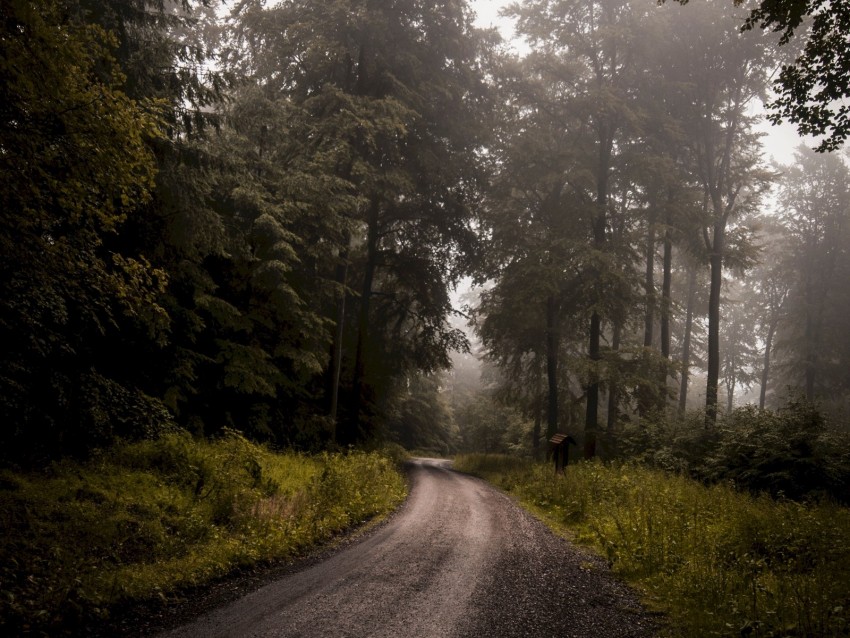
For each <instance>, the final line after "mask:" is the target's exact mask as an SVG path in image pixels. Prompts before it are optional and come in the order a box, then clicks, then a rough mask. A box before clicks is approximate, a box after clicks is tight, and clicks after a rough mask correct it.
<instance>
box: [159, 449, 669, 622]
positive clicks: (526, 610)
mask: <svg viewBox="0 0 850 638" xmlns="http://www.w3.org/2000/svg"><path fill="white" fill-rule="evenodd" d="M410 482H411V486H410V496H409V498H408V501H407V503H406V504H405V505H404V507H403V509H402V511H401V512H399V513H398V515H397V516H395V517H394V518H393V519H392V520H391V521H390V522H389V523H388V524H387V525H385V526H383V527H381V528H380V529H378V530H377V532H375V533H374V534H372V535H369V536H367V537H366V538H365V539H364V540H362V541H360V542H358V543H355V544H352V545H350V546H348V547H346V548H345V549H343V550H342V551H340V552H338V553H336V554H333V555H332V556H330V557H329V558H328V559H327V560H324V561H322V562H320V563H318V564H315V565H312V566H310V567H307V568H306V569H304V570H302V571H300V572H296V573H294V574H290V575H288V576H285V577H284V578H282V579H280V580H278V581H276V582H274V583H271V584H269V585H266V586H265V587H263V588H262V589H259V590H257V591H255V592H253V593H251V594H248V595H247V596H245V597H243V598H241V599H239V600H236V601H235V602H232V603H230V604H228V605H225V606H224V607H221V608H219V609H217V610H215V611H213V612H211V613H208V614H207V615H204V616H202V617H200V618H198V619H197V620H195V621H194V622H192V623H190V624H188V625H184V626H182V627H178V628H177V629H174V630H172V631H170V632H167V633H164V634H161V635H160V636H161V638H165V637H168V638H178V637H179V638H184V637H199V638H200V637H205V638H208V637H209V638H211V637H214V636H217V637H220V636H233V637H243V636H244V637H247V636H263V637H272V636H281V637H283V636H303V637H309V638H323V637H326V636H327V637H331V636H334V637H343V636H350V637H353V638H365V637H367V636H371V637H376V638H377V637H390V636H392V637H394V638H395V637H410V638H415V637H425V636H428V637H434V638H437V637H440V638H443V637H446V638H448V637H457V638H465V637H469V638H473V637H475V638H478V637H487V638H508V637H513V636H529V637H531V636H534V637H537V636H539V637H548V636H551V637H553V638H554V637H558V638H566V637H570V636H574V637H582V638H609V637H610V638H613V637H626V636H629V637H638V636H641V637H643V636H647V637H648V636H652V635H654V625H653V622H652V620H651V619H650V618H649V617H648V616H647V615H646V614H645V612H643V611H642V610H641V608H640V605H639V604H638V601H637V599H636V597H635V595H634V594H633V593H632V592H631V591H630V590H629V589H628V588H626V587H625V586H624V585H622V584H620V583H619V582H617V581H616V580H614V579H613V577H612V576H611V575H610V573H609V572H608V570H607V568H606V566H605V564H604V562H602V561H600V560H599V559H598V558H596V557H594V556H591V555H590V554H588V553H586V552H585V551H583V550H581V549H578V548H575V547H574V546H572V545H570V544H569V543H567V542H566V541H564V540H563V539H560V538H558V537H556V536H555V535H553V534H552V533H551V532H550V531H549V530H548V529H547V528H546V527H545V526H543V525H542V524H541V523H539V522H538V521H536V520H535V519H533V518H532V517H531V516H529V515H528V514H526V513H525V512H524V511H523V510H521V509H520V508H519V507H517V505H516V504H514V502H513V501H512V500H511V499H510V498H509V497H507V496H506V495H504V494H502V493H501V492H499V491H498V490H496V489H494V488H492V487H491V486H489V485H488V484H487V483H485V482H484V481H481V480H478V479H476V478H472V477H469V476H466V475H463V474H459V473H456V472H454V471H452V470H451V469H450V467H449V462H448V461H442V460H435V459H416V460H415V461H413V463H412V467H411V471H410Z"/></svg>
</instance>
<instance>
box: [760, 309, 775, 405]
mask: <svg viewBox="0 0 850 638" xmlns="http://www.w3.org/2000/svg"><path fill="white" fill-rule="evenodd" d="M775 332H776V323H775V322H771V323H770V326H769V327H768V329H767V338H766V339H765V342H764V366H763V367H762V371H761V389H760V390H759V410H764V404H765V401H766V400H767V380H768V377H769V375H770V351H771V349H772V348H773V335H774V333H775Z"/></svg>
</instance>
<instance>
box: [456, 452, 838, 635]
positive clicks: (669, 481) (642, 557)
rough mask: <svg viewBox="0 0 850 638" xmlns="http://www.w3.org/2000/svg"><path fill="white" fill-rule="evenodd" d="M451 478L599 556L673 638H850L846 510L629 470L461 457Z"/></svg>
mask: <svg viewBox="0 0 850 638" xmlns="http://www.w3.org/2000/svg"><path fill="white" fill-rule="evenodd" d="M455 468H456V469H458V470H461V471H464V472H468V473H471V474H476V475H478V476H481V477H482V478H485V479H487V480H489V481H490V482H492V483H494V484H496V485H498V486H500V487H501V488H503V489H505V490H506V491H508V492H511V493H512V494H514V495H515V496H516V497H517V498H518V500H519V501H520V502H521V503H522V504H523V505H525V506H526V507H527V508H528V509H530V510H532V511H533V512H535V513H536V514H537V515H538V516H541V517H542V518H544V520H546V522H548V523H550V524H551V525H552V526H554V527H555V528H558V527H559V526H566V527H567V528H568V529H569V530H570V531H571V532H572V536H573V538H574V539H575V540H576V541H578V542H580V543H582V544H586V545H590V546H593V547H595V548H596V549H597V550H598V551H599V552H600V553H601V554H602V555H603V556H604V557H606V558H607V559H608V562H609V564H610V565H611V566H612V568H613V569H614V571H615V572H617V573H619V574H620V575H622V576H623V577H624V578H625V579H626V580H627V581H628V582H630V583H631V584H632V585H633V586H635V587H636V588H638V589H639V590H640V591H642V592H643V594H644V596H645V601H646V603H647V604H648V605H649V606H650V607H651V608H654V609H656V610H659V611H663V612H664V614H665V616H666V618H667V620H668V624H667V629H666V632H667V633H668V635H671V636H677V637H678V636H681V637H685V636H687V637H702V636H753V637H756V636H758V637H772V638H773V637H775V638H778V637H780V636H782V637H785V636H788V637H791V636H812V637H826V636H830V637H833V636H834V637H838V636H844V637H846V636H848V635H850V510H848V509H847V508H842V507H839V506H837V505H833V504H829V503H822V504H809V505H804V504H800V503H795V502H791V501H782V500H780V501H777V500H774V499H771V498H770V497H767V496H764V497H753V496H750V495H748V494H742V493H739V492H737V491H736V490H734V489H733V488H732V487H731V486H729V485H715V486H710V487H706V486H704V485H702V484H701V483H698V482H696V481H693V480H691V479H689V478H686V477H682V476H677V475H672V474H669V473H665V472H662V471H659V470H651V469H647V468H645V467H642V466H639V465H634V464H603V463H599V462H588V463H580V464H577V465H571V466H569V467H568V468H567V471H566V474H565V476H560V477H556V476H554V474H553V472H552V468H551V467H550V466H548V465H539V464H533V463H531V462H529V461H524V460H520V459H516V458H511V457H504V456H495V455H464V456H460V457H458V458H457V459H456V460H455Z"/></svg>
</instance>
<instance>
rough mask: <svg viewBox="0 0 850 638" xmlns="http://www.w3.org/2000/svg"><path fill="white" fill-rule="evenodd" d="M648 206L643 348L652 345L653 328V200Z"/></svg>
mask: <svg viewBox="0 0 850 638" xmlns="http://www.w3.org/2000/svg"><path fill="white" fill-rule="evenodd" d="M653 199H654V198H653ZM650 206H651V208H650V214H649V220H648V224H649V228H648V229H647V234H646V271H645V274H644V284H643V285H644V289H645V291H646V313H645V316H644V322H643V347H644V348H651V347H652V336H653V335H652V333H653V331H654V329H655V202H654V201H651V203H650Z"/></svg>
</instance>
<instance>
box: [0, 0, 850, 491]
mask: <svg viewBox="0 0 850 638" xmlns="http://www.w3.org/2000/svg"><path fill="white" fill-rule="evenodd" d="M803 4H806V7H805V8H803V7H802V6H801V3H795V2H787V3H781V2H780V3H773V2H763V3H761V4H753V5H748V4H746V3H733V2H732V1H731V0H729V1H726V0H722V1H721V0H699V1H697V0H693V1H692V2H690V3H686V4H682V3H679V2H674V1H672V0H668V2H665V3H656V2H655V1H654V0H524V1H522V2H516V3H514V4H511V5H509V6H508V7H507V8H506V9H505V14H506V16H507V17H509V18H511V19H512V20H513V21H514V24H515V25H516V36H517V38H518V41H521V42H523V43H524V46H523V47H522V48H521V50H520V51H518V50H517V49H516V48H514V47H512V46H509V43H507V42H505V41H504V40H503V39H502V38H501V36H500V35H499V33H498V32H497V31H496V30H495V29H492V28H490V29H484V28H480V27H477V26H476V23H475V14H474V12H473V9H472V8H471V6H470V5H469V4H468V3H467V2H465V1H464V0H440V1H435V2H419V1H416V0H392V1H389V0H383V1H377V0H322V1H321V2H316V1H306V0H282V1H281V2H264V1H262V0H240V1H238V2H229V3H224V2H218V1H216V0H204V1H201V0H198V1H193V0H180V1H176V0H174V1H170V0H105V1H100V0H99V1H94V0H45V1H44V2H38V3H34V2H29V1H26V0H6V1H4V2H3V3H2V8H0V11H2V17H3V20H2V23H0V29H2V31H0V42H2V48H3V51H4V57H3V62H2V63H0V82H2V85H3V89H4V96H5V99H4V100H3V102H4V103H3V106H2V107H0V112H2V124H0V150H1V151H2V152H0V174H2V179H3V188H2V191H0V192H2V195H0V197H2V201H0V211H1V212H0V215H2V220H3V223H2V230H0V342H2V343H3V344H4V348H3V349H2V354H0V406H2V407H0V410H2V419H3V423H4V427H3V428H2V430H0V450H2V452H0V454H2V456H3V462H4V463H5V464H7V465H12V466H21V467H39V466H44V465H45V464H47V463H49V462H50V461H51V460H54V459H57V458H61V457H66V456H73V457H83V458H84V457H86V456H87V455H90V454H91V453H92V452H93V451H95V450H98V449H102V448H104V447H108V446H110V445H112V444H113V443H115V442H116V441H135V440H143V439H152V438H156V437H157V436H159V435H161V434H164V433H169V432H174V431H187V432H189V433H191V434H192V435H194V436H196V437H216V436H217V435H219V434H221V433H224V432H229V431H231V430H238V431H240V432H242V433H243V434H244V436H246V437H247V438H249V439H251V440H253V441H257V442H262V443H267V444H269V445H271V446H273V447H277V448H283V449H294V450H303V451H320V450H333V449H345V448H347V447H348V446H363V445H367V446H368V445H370V444H372V443H374V442H376V441H378V442H381V441H389V442H395V443H400V444H401V445H403V446H404V447H406V448H408V449H418V450H425V451H429V452H431V453H437V454H449V453H453V452H456V451H466V452H470V451H483V452H512V453H517V454H521V455H526V456H531V455H542V453H543V450H544V447H545V445H546V443H545V441H546V439H547V438H548V437H549V436H551V435H552V434H554V433H555V432H559V431H563V432H568V433H570V434H571V435H572V436H574V437H575V438H576V439H577V440H578V441H579V446H578V449H577V450H575V453H576V455H577V456H583V457H585V458H591V457H594V456H601V457H604V458H611V457H616V456H622V455H629V456H636V457H638V458H644V459H649V460H651V461H652V462H655V463H658V464H662V465H664V464H667V465H673V466H676V465H677V464H678V465H683V464H684V465H685V466H687V467H689V468H691V469H692V470H693V471H694V472H695V473H697V474H700V473H701V472H702V474H705V475H706V476H707V475H708V474H707V473H709V472H708V470H707V469H706V468H707V467H708V466H707V465H706V461H705V459H704V458H701V459H696V458H693V457H695V456H698V454H697V452H694V449H695V448H698V449H702V450H703V451H704V450H708V449H710V450H711V451H712V454H715V453H716V454H720V455H721V456H722V455H723V454H726V455H727V456H726V457H724V458H727V459H728V461H729V463H728V464H727V466H728V467H727V469H728V468H729V467H732V468H733V469H734V467H737V466H735V463H736V462H738V463H740V460H739V461H735V459H740V457H741V454H742V452H741V449H742V448H741V446H744V445H745V443H746V442H745V441H744V439H745V438H746V436H749V434H752V433H753V432H756V433H759V432H760V433H761V434H760V436H762V437H763V440H764V441H768V442H770V441H773V443H772V444H773V445H774V446H775V449H774V452H775V455H781V454H784V455H785V457H794V459H796V461H794V462H800V463H802V462H804V461H805V462H806V463H809V461H812V459H819V460H818V461H817V463H815V465H816V466H817V467H816V468H815V470H816V473H817V472H819V474H818V476H817V477H816V478H812V479H811V481H812V483H811V485H810V486H809V487H813V488H814V487H816V488H817V489H825V490H827V491H828V492H831V493H833V494H836V493H840V491H841V490H843V489H846V485H847V483H846V481H847V477H848V476H850V470H849V469H848V467H847V461H846V460H844V461H842V460H841V459H843V458H844V457H845V456H846V449H847V448H846V447H845V446H846V443H847V427H846V420H845V417H846V407H847V405H848V398H850V371H848V367H847V361H848V360H850V356H848V355H850V330H848V329H847V327H848V324H847V321H848V317H850V287H848V286H847V284H846V282H847V281H848V276H849V275H850V168H848V161H847V155H846V153H844V152H843V151H842V150H841V146H842V143H843V141H844V138H845V137H846V134H847V129H848V127H850V124H848V122H847V118H848V117H850V116H849V115H848V109H847V106H846V93H847V88H846V86H847V81H846V78H847V77H848V72H850V61H848V59H847V57H848V49H850V47H847V45H846V36H843V35H841V34H842V33H846V32H847V29H846V26H847V23H848V22H850V15H845V14H848V13H850V11H848V10H847V9H846V8H842V7H840V6H835V7H832V6H831V5H829V4H828V3H820V2H814V3H803ZM810 5H811V6H810ZM806 13H809V14H811V15H808V16H807V15H805V14H806ZM842 38H843V39H842ZM764 117H766V118H768V119H769V120H771V121H774V122H779V121H783V120H784V121H791V122H793V123H795V124H796V125H797V126H798V128H799V130H800V132H801V133H803V134H806V135H809V136H810V138H809V139H811V140H813V142H812V144H811V145H810V146H812V147H813V149H810V148H808V147H806V146H801V147H799V148H798V149H797V151H796V153H795V155H794V159H793V162H791V163H789V164H787V165H777V164H772V163H770V162H769V161H768V160H767V159H766V157H765V154H764V153H763V150H762V145H761V139H760V138H761V133H759V129H758V128H757V125H758V123H759V121H760V120H761V119H762V118H764ZM470 286H473V287H472V290H471V291H469V290H468V289H469V288H470ZM458 290H460V291H461V292H463V291H467V292H466V294H465V295H464V296H463V298H464V300H465V301H464V305H463V306H462V307H461V306H459V305H458V304H457V303H456V296H457V295H458V294H459V293H458V292H457V291H458ZM479 364H480V365H479ZM742 406H743V407H742ZM745 435H746V436H745ZM771 437H773V438H771ZM718 450H719V451H718ZM762 451H763V450H762ZM661 452H664V454H661ZM716 454H715V456H716ZM688 455H690V457H689V456H688ZM775 455H774V456H775ZM747 458H748V459H749V460H752V457H747ZM800 459H803V460H802V461H801V460H800ZM823 459H832V460H831V461H829V463H827V461H824V460H823ZM812 463H814V461H812ZM812 463H809V465H807V466H806V467H811V466H812ZM720 465H723V463H720ZM712 467H714V468H715V469H716V468H717V467H718V462H717V459H716V458H715V459H714V465H712ZM724 467H726V466H724ZM738 469H739V470H740V467H738ZM815 470H812V472H815ZM730 471H732V470H730ZM771 476H774V478H775V476H776V474H775V473H774V474H773V475H771ZM715 478H716V476H715ZM763 478H764V477H761V479H763ZM761 479H760V480H761ZM771 480H773V479H771ZM795 480H796V479H795ZM777 485H779V484H777V483H770V482H769V484H767V485H762V484H759V485H758V487H767V488H768V489H779V490H781V491H783V492H787V490H788V489H792V488H793V489H797V490H801V491H802V492H805V491H806V489H807V487H806V486H805V485H803V486H800V485H797V484H796V483H795V484H794V486H792V488H789V486H788V485H785V484H784V483H782V484H781V486H780V487H777ZM793 489H792V491H793Z"/></svg>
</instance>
